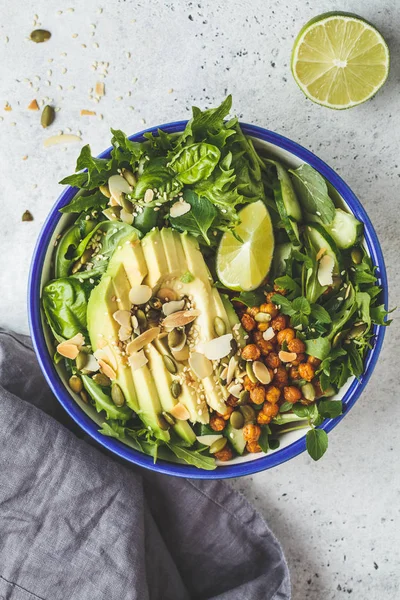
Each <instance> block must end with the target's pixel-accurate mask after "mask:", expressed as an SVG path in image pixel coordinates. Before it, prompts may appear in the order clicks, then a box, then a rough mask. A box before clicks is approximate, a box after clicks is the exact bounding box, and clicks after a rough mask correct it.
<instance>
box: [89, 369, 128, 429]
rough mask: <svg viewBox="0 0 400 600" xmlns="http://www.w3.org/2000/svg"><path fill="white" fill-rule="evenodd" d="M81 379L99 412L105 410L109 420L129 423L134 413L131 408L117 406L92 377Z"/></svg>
mask: <svg viewBox="0 0 400 600" xmlns="http://www.w3.org/2000/svg"><path fill="white" fill-rule="evenodd" d="M81 377H82V382H83V385H84V387H85V390H86V391H87V392H88V394H89V395H90V396H91V398H93V400H94V403H95V407H96V410H97V412H101V411H102V410H104V412H105V413H106V415H107V419H115V420H118V421H122V422H125V421H128V420H129V419H130V418H131V417H132V415H133V412H132V410H131V409H130V408H128V407H127V406H115V404H114V402H113V401H112V399H111V396H108V395H107V394H106V393H105V392H104V391H103V388H102V387H101V386H100V385H98V384H97V383H96V382H95V381H93V379H92V378H91V377H89V376H88V375H82V376H81Z"/></svg>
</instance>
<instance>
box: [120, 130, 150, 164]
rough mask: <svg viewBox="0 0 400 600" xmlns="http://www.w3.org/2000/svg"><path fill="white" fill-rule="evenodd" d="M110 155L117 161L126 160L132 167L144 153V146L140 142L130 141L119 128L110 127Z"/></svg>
mask: <svg viewBox="0 0 400 600" xmlns="http://www.w3.org/2000/svg"><path fill="white" fill-rule="evenodd" d="M111 133H112V138H111V144H112V145H113V150H112V152H111V155H112V157H113V158H114V159H115V160H116V161H117V162H119V163H121V162H126V163H128V164H130V165H131V166H132V167H133V168H134V169H135V167H136V166H137V164H138V163H139V160H140V159H141V158H142V156H143V155H144V153H145V148H146V146H145V145H144V144H143V143H141V142H132V141H131V140H130V139H129V138H128V137H127V136H126V135H125V133H124V132H123V131H121V130H120V129H111Z"/></svg>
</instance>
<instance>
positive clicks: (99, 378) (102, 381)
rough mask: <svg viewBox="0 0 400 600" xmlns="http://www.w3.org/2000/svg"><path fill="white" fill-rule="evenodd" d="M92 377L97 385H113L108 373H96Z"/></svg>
mask: <svg viewBox="0 0 400 600" xmlns="http://www.w3.org/2000/svg"><path fill="white" fill-rule="evenodd" d="M92 379H93V381H94V382H95V383H97V385H101V386H102V387H110V385H111V379H110V378H109V377H107V375H104V373H96V374H95V375H93V377H92Z"/></svg>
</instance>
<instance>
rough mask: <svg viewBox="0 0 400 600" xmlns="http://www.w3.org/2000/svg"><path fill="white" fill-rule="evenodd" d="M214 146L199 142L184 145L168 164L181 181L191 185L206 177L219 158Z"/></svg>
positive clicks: (218, 152)
mask: <svg viewBox="0 0 400 600" xmlns="http://www.w3.org/2000/svg"><path fill="white" fill-rule="evenodd" d="M220 156H221V153H220V151H219V150H218V148H217V147H216V146H212V145H211V144H206V143H204V142H203V143H201V144H192V145H191V146H186V147H185V148H182V150H181V151H180V152H179V153H178V154H177V155H176V156H175V157H174V158H173V159H172V161H171V163H170V166H171V169H172V170H173V171H175V173H177V174H178V175H177V178H178V179H179V181H181V182H182V183H185V184H188V185H191V184H193V183H196V182H197V181H201V180H202V179H208V177H210V175H211V173H212V172H213V170H214V169H215V167H216V165H217V164H218V161H219V159H220Z"/></svg>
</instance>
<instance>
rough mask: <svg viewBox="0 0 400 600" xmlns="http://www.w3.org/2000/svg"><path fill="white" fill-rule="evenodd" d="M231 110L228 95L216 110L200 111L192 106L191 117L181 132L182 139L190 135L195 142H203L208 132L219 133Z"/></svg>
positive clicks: (230, 99)
mask: <svg viewBox="0 0 400 600" xmlns="http://www.w3.org/2000/svg"><path fill="white" fill-rule="evenodd" d="M231 108H232V96H231V95H230V94H229V96H227V97H226V98H225V100H224V101H223V102H222V103H221V104H220V106H218V107H217V108H209V109H208V110H204V111H201V110H200V109H198V108H196V107H195V106H193V108H192V111H193V117H192V119H191V120H190V121H189V123H188V124H187V126H186V129H185V131H184V132H183V138H184V139H186V137H188V135H191V136H193V137H194V138H195V139H196V140H203V139H204V138H205V137H206V136H207V134H209V133H210V132H214V133H216V132H219V131H220V130H221V129H222V127H223V125H224V119H225V117H226V116H227V114H228V113H229V111H230V110H231Z"/></svg>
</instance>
